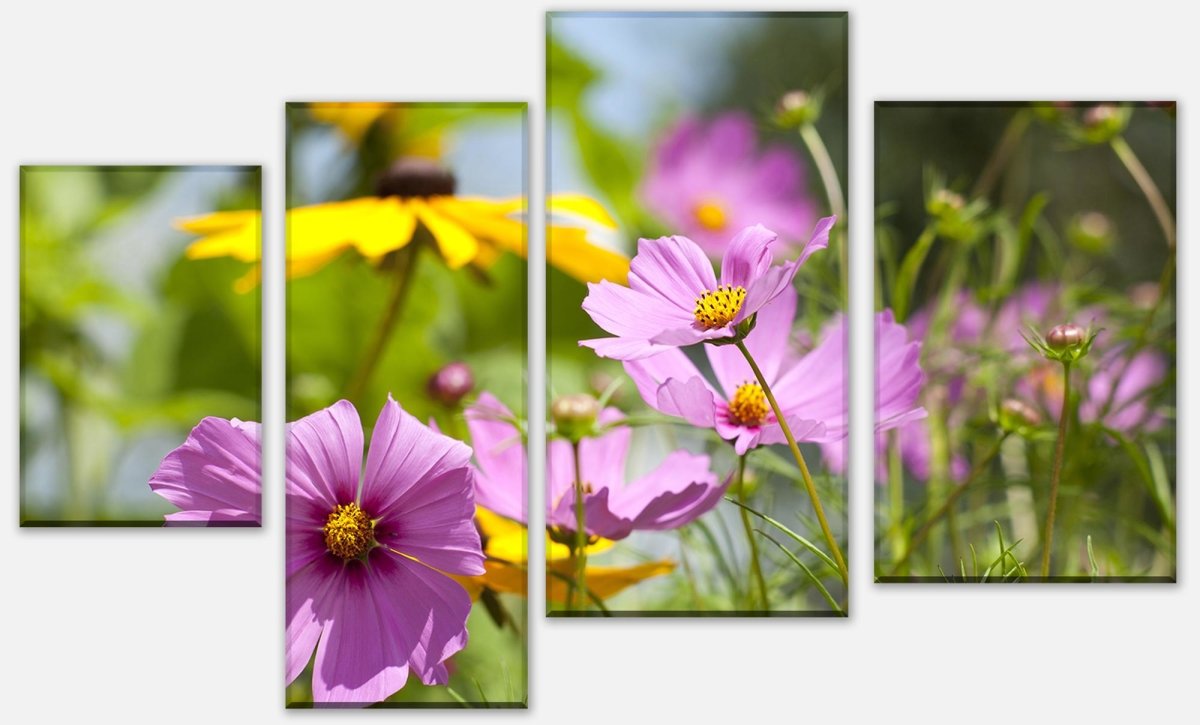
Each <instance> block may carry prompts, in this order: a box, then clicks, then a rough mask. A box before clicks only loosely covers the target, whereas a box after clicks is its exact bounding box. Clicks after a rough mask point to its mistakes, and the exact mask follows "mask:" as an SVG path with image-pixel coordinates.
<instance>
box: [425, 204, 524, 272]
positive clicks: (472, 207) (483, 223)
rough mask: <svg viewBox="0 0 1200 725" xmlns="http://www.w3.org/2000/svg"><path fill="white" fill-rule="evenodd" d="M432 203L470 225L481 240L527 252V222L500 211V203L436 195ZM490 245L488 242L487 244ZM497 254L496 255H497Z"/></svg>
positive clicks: (447, 215) (468, 228)
mask: <svg viewBox="0 0 1200 725" xmlns="http://www.w3.org/2000/svg"><path fill="white" fill-rule="evenodd" d="M429 205H430V206H431V207H433V208H434V209H436V210H437V211H438V212H439V213H441V214H442V215H443V216H446V217H448V218H450V219H453V220H454V221H456V222H458V224H459V225H460V226H461V227H463V228H464V229H466V230H467V231H468V232H470V233H471V234H473V235H475V237H476V238H477V239H479V240H481V241H487V242H491V243H492V244H494V245H498V246H499V247H501V248H502V249H504V250H506V251H509V252H513V253H514V254H519V255H521V256H522V257H524V256H525V224H524V222H521V221H519V220H517V219H510V218H509V217H508V216H507V215H506V214H505V213H503V212H498V211H497V207H498V206H499V205H497V204H495V203H493V202H485V201H482V200H476V199H459V198H456V197H451V196H443V197H436V198H433V199H430V200H429ZM485 247H486V245H485ZM495 256H496V255H493V256H492V258H493V259H494V258H495Z"/></svg>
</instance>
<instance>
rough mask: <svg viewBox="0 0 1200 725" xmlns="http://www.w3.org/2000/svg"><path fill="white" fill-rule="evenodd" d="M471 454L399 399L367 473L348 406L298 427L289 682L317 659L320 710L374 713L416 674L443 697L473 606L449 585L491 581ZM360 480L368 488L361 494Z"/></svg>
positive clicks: (291, 465)
mask: <svg viewBox="0 0 1200 725" xmlns="http://www.w3.org/2000/svg"><path fill="white" fill-rule="evenodd" d="M470 457H471V449H470V448H468V447H467V446H465V445H463V444H462V443H460V442H458V441H455V440H453V439H451V438H447V437H446V436H443V435H441V434H439V433H435V432H434V431H432V430H431V429H429V428H428V427H426V426H425V425H422V424H421V423H420V422H418V421H417V420H416V419H415V418H413V417H412V416H411V415H409V414H408V413H405V412H404V411H403V410H401V408H400V406H399V405H398V404H397V403H396V401H394V400H392V399H391V397H390V396H389V397H388V401H387V403H386V404H385V405H384V407H383V410H382V412H380V414H379V419H378V421H377V422H376V424H375V429H374V431H373V432H372V435H371V446H370V449H369V451H368V453H367V460H366V472H365V474H362V465H363V430H362V424H361V422H360V421H359V417H358V412H357V411H356V410H355V409H354V406H353V405H351V404H350V403H349V402H347V401H344V400H342V401H339V402H337V403H334V404H333V405H332V406H330V407H328V408H325V409H324V410H321V411H318V412H316V413H314V414H312V415H309V416H307V417H305V418H302V419H301V420H299V421H296V422H295V423H292V424H291V425H290V426H289V427H288V445H287V519H288V521H287V619H288V625H287V663H286V666H287V681H288V682H289V683H290V682H292V681H293V680H294V679H295V678H296V677H297V676H298V675H299V674H300V673H301V672H302V671H303V670H304V668H305V666H306V665H307V664H308V661H309V659H310V657H311V656H312V653H313V650H314V648H315V649H316V660H315V664H314V665H313V676H312V693H313V699H314V700H315V701H316V702H318V703H329V702H342V703H357V704H368V703H372V702H378V701H380V700H383V699H385V698H387V697H388V696H390V695H392V694H393V693H395V692H396V691H398V690H399V689H400V688H402V687H403V686H404V683H405V681H406V680H407V679H408V675H409V672H410V671H412V672H414V673H415V674H416V675H417V677H418V678H420V680H421V681H422V682H424V683H426V684H445V683H446V682H447V680H448V677H449V676H448V673H447V671H446V665H445V664H444V663H445V661H446V660H447V659H448V658H449V657H450V656H451V655H453V654H454V653H456V652H458V651H459V650H461V649H462V648H463V647H465V646H466V644H467V630H466V621H467V615H468V614H469V613H470V610H471V598H470V596H468V594H467V592H466V590H464V589H463V588H462V586H460V585H459V584H458V583H457V582H455V581H454V580H453V579H451V578H450V577H449V576H447V574H458V575H477V574H482V573H483V572H484V569H483V552H482V551H481V549H480V542H479V534H478V533H477V532H476V529H475V526H474V523H473V516H474V513H475V497H474V493H473V487H474V481H473V476H472V472H471V467H470V465H469V461H470ZM360 480H361V485H360Z"/></svg>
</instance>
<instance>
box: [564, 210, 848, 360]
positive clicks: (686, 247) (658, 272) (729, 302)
mask: <svg viewBox="0 0 1200 725" xmlns="http://www.w3.org/2000/svg"><path fill="white" fill-rule="evenodd" d="M834 221H836V219H835V217H825V218H824V219H822V220H820V221H819V222H817V226H816V228H815V229H814V230H813V234H812V238H811V239H809V241H808V243H807V244H806V245H805V246H804V249H803V250H802V251H801V252H800V256H799V257H798V258H797V259H796V260H795V261H794V262H790V263H787V264H783V265H780V266H772V264H771V245H773V244H774V243H775V241H776V236H775V233H774V232H772V231H769V230H768V229H766V228H764V227H762V226H761V225H760V226H753V227H747V228H745V229H743V230H742V231H740V232H738V234H737V235H736V236H734V238H733V240H732V241H731V242H730V243H729V247H728V248H727V249H726V250H725V257H724V259H723V260H722V262H721V278H720V281H718V279H717V276H716V274H715V273H714V272H713V268H712V264H711V263H710V262H709V261H708V258H707V257H705V256H704V253H703V252H702V251H701V250H700V247H698V246H696V243H695V242H693V241H692V240H690V239H688V238H687V237H679V236H674V237H662V238H660V239H654V240H650V239H640V240H638V253H637V255H636V256H635V257H634V258H633V260H632V261H631V262H630V265H629V286H628V287H625V286H622V285H618V284H613V283H612V282H609V281H607V280H604V281H601V282H600V283H599V284H589V285H588V296H587V298H585V299H584V301H583V309H584V310H585V311H586V312H587V313H588V314H589V315H591V317H592V320H594V321H595V322H596V324H597V325H599V326H600V327H602V328H603V329H604V330H605V331H607V332H610V333H612V334H613V335H616V337H609V338H600V339H596V340H582V341H581V342H580V343H579V344H580V345H583V346H585V347H590V348H592V349H594V350H595V351H596V354H598V355H600V356H601V357H610V358H616V359H618V360H636V359H638V358H643V357H647V356H649V355H653V354H654V353H657V352H662V351H663V350H668V349H671V348H674V347H682V346H686V345H694V344H696V343H700V342H705V341H708V340H720V339H728V338H731V337H734V336H735V335H737V334H738V330H737V328H738V326H739V325H741V324H742V323H743V322H745V321H746V320H748V319H750V317H751V316H753V315H754V314H755V313H757V312H758V311H759V310H760V309H762V308H763V306H765V305H766V304H767V303H768V302H770V301H771V300H773V299H775V298H776V297H778V296H779V295H780V294H781V293H782V292H783V290H785V289H787V288H788V287H789V286H790V285H791V281H792V277H794V276H795V274H796V270H797V269H799V267H800V265H801V264H803V263H804V261H805V260H806V259H808V257H809V255H811V254H812V253H813V252H815V251H817V250H818V249H824V248H825V247H826V246H828V244H829V230H830V228H832V227H833V224H834Z"/></svg>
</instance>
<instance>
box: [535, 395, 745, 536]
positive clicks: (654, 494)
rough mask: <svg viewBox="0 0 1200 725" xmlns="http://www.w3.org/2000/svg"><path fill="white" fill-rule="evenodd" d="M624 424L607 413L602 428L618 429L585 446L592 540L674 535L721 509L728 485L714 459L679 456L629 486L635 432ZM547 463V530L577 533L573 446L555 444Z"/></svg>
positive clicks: (613, 411)
mask: <svg viewBox="0 0 1200 725" xmlns="http://www.w3.org/2000/svg"><path fill="white" fill-rule="evenodd" d="M623 418H624V416H623V415H622V414H621V412H620V411H618V410H616V409H615V408H606V409H604V410H603V411H601V412H600V418H599V422H600V424H601V425H605V426H614V427H612V428H611V429H610V430H608V431H607V432H605V433H604V434H603V435H601V436H599V437H595V438H584V439H583V440H581V441H580V442H579V466H580V471H581V473H582V476H583V490H584V511H585V515H586V521H587V533H588V534H589V535H591V536H599V537H602V538H605V539H623V538H625V537H626V536H629V534H631V533H632V532H633V531H635V530H655V531H659V530H665V529H674V528H678V527H680V526H683V525H684V524H687V523H690V522H691V521H694V520H695V519H697V518H699V517H700V515H701V514H704V513H706V512H707V511H709V510H710V509H711V508H712V507H713V506H716V505H717V502H719V501H720V500H721V496H722V495H723V494H724V493H725V488H726V486H727V485H728V481H726V482H724V483H718V481H717V476H716V474H715V473H713V472H712V471H711V470H710V469H709V459H708V456H703V455H694V454H692V453H688V452H687V451H675V452H673V453H671V454H670V455H668V456H667V458H666V460H664V461H663V462H662V463H661V464H660V465H659V466H658V467H657V468H655V469H654V470H653V471H651V472H650V473H648V474H646V475H645V476H642V477H641V478H637V479H635V480H633V481H631V482H628V483H627V482H626V479H625V459H626V457H627V456H628V455H629V442H630V438H631V436H632V434H633V431H632V429H630V428H629V427H627V426H622V425H615V424H617V423H619V422H620V421H621V420H622V419H623ZM547 457H548V459H549V460H548V462H547V471H546V479H547V481H546V488H547V490H546V525H547V526H548V527H550V528H551V529H557V530H559V531H564V532H574V531H575V529H576V521H575V458H574V452H573V451H572V449H571V444H570V443H569V442H567V441H565V440H562V439H556V440H552V441H550V444H549V447H548V451H547ZM519 520H521V521H524V517H522V518H521V519H519Z"/></svg>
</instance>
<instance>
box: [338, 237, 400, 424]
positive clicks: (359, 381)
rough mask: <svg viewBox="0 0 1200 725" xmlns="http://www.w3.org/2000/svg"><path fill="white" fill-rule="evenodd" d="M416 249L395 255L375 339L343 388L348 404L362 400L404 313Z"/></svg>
mask: <svg viewBox="0 0 1200 725" xmlns="http://www.w3.org/2000/svg"><path fill="white" fill-rule="evenodd" d="M417 247H418V245H416V244H409V245H408V246H407V247H405V248H403V249H401V250H400V251H398V252H396V257H395V264H396V268H395V270H393V272H394V274H393V277H392V290H391V294H390V295H389V296H388V300H387V305H386V306H385V307H384V309H383V316H382V317H380V318H379V324H378V325H376V327H375V335H374V337H372V338H371V344H370V346H369V347H368V348H367V352H366V354H365V355H364V356H363V357H362V361H361V362H360V363H359V365H358V369H357V370H355V371H354V375H353V376H351V378H350V382H349V384H348V385H347V386H346V396H345V397H346V398H347V399H348V400H351V401H357V400H358V399H359V398H360V397H361V396H362V394H363V392H364V391H365V390H366V389H367V383H369V382H370V380H371V375H372V374H373V373H374V372H375V368H376V366H378V365H379V360H380V359H381V358H382V357H383V351H384V350H385V349H387V344H388V340H390V339H391V337H392V332H393V330H395V328H396V320H398V319H399V318H400V313H401V312H402V311H403V310H404V303H405V301H406V300H407V299H408V290H409V288H410V287H412V284H410V283H411V282H412V277H413V272H414V270H415V269H416V266H417Z"/></svg>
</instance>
